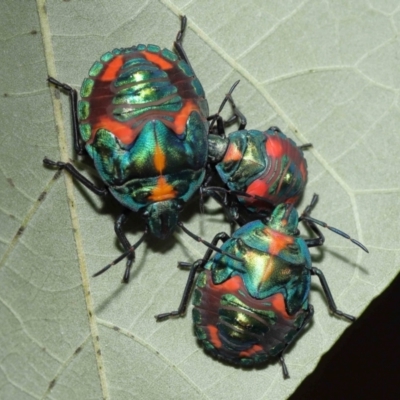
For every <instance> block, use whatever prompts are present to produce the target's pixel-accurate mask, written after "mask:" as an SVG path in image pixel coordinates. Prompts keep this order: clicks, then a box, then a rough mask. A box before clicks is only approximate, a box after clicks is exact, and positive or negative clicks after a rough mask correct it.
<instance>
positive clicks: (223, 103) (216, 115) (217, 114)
mask: <svg viewBox="0 0 400 400" xmlns="http://www.w3.org/2000/svg"><path fill="white" fill-rule="evenodd" d="M239 82H240V80H237V81H236V82H235V83H234V84H233V85H232V86H231V88H230V89H229V92H228V93H227V94H226V95H225V97H224V99H223V100H222V103H221V105H220V106H219V109H218V111H217V113H216V114H215V115H214V118H213V120H212V122H211V124H210V128H209V131H211V130H212V128H213V127H214V124H215V121H216V120H217V119H218V117H219V114H220V113H221V111H222V110H223V108H224V107H225V104H226V102H227V101H228V100H229V99H230V98H231V95H232V92H233V91H234V90H235V89H236V86H237V85H239Z"/></svg>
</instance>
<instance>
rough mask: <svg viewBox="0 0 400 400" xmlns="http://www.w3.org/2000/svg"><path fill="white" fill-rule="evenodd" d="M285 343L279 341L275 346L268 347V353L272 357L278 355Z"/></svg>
mask: <svg viewBox="0 0 400 400" xmlns="http://www.w3.org/2000/svg"><path fill="white" fill-rule="evenodd" d="M285 347H286V344H285V343H279V344H277V345H276V346H275V347H273V348H272V349H270V351H269V354H270V355H271V356H272V357H276V356H277V355H279V354H280V353H282V351H283V350H284V349H285Z"/></svg>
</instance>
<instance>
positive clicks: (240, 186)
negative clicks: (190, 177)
mask: <svg viewBox="0 0 400 400" xmlns="http://www.w3.org/2000/svg"><path fill="white" fill-rule="evenodd" d="M238 83H239V82H236V83H235V84H234V85H233V86H232V88H231V89H230V91H229V93H228V94H227V95H226V97H225V100H224V101H223V102H222V104H221V106H220V109H219V110H218V113H217V114H216V118H214V119H215V120H217V121H218V123H217V127H216V128H214V127H213V123H212V124H211V126H210V135H209V137H208V158H209V162H210V165H211V166H212V168H213V169H214V170H215V172H216V173H215V175H217V176H218V177H219V179H220V181H221V184H220V185H218V186H209V187H206V188H205V189H206V190H207V192H208V193H211V194H213V195H214V196H213V197H215V198H216V199H217V200H218V201H219V202H222V203H223V204H224V205H225V206H227V207H228V209H230V211H231V214H233V215H235V214H236V217H235V219H240V218H241V217H242V216H243V215H237V213H236V211H235V208H236V205H237V204H238V205H239V206H241V207H240V210H241V213H242V214H243V213H247V212H250V213H252V214H254V216H253V217H252V218H250V219H257V218H260V217H262V216H266V215H269V214H270V213H271V211H272V210H273V208H274V207H275V206H277V205H278V204H281V203H293V204H295V203H297V201H298V200H299V198H300V197H301V195H302V194H303V191H304V188H305V185H306V182H307V161H306V159H305V157H304V154H303V149H305V148H308V147H310V146H311V144H305V145H301V146H297V144H296V143H295V142H294V141H293V140H292V139H290V138H289V137H287V136H286V135H285V134H284V133H283V132H282V131H281V130H280V129H279V128H278V127H276V126H272V127H270V128H268V129H267V130H266V131H259V130H254V129H250V130H246V129H245V127H246V118H245V117H244V115H243V114H242V113H241V112H240V111H239V110H238V108H237V107H236V104H235V103H234V101H233V98H232V91H233V90H234V89H235V87H236V86H237V84H238ZM228 100H229V102H230V103H231V105H232V107H233V111H234V115H233V117H232V118H230V120H228V121H226V123H230V122H232V121H233V120H238V121H239V130H238V131H235V132H232V133H230V134H229V135H225V130H224V123H223V121H222V122H221V119H220V117H219V113H220V112H221V110H222V108H223V107H224V105H225V103H226V101H228ZM218 118H219V119H218Z"/></svg>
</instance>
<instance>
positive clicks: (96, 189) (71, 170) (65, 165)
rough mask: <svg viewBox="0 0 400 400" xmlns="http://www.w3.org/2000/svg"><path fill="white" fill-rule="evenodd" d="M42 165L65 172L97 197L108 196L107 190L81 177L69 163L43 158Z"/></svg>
mask: <svg viewBox="0 0 400 400" xmlns="http://www.w3.org/2000/svg"><path fill="white" fill-rule="evenodd" d="M43 164H45V165H47V166H49V167H55V168H58V169H65V170H67V171H68V172H69V173H70V174H71V175H72V176H73V177H74V178H75V179H76V180H78V181H79V182H80V183H82V185H84V186H86V187H87V188H88V189H89V190H90V191H92V192H93V193H94V194H97V195H98V196H105V195H106V194H108V189H107V188H99V187H97V186H96V185H95V184H94V183H93V182H91V181H89V179H87V178H86V177H85V176H83V175H82V174H81V173H80V172H79V171H78V170H77V169H76V168H75V167H74V166H73V165H72V164H71V163H65V162H62V161H53V160H50V159H48V158H47V157H45V158H44V159H43Z"/></svg>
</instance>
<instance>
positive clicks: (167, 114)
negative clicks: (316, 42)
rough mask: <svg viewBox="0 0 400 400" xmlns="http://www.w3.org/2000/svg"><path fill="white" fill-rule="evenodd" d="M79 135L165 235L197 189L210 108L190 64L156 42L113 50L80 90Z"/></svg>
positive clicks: (121, 194)
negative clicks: (161, 47) (155, 43)
mask: <svg viewBox="0 0 400 400" xmlns="http://www.w3.org/2000/svg"><path fill="white" fill-rule="evenodd" d="M81 98H82V100H81V101H80V102H79V121H80V133H81V137H82V139H83V141H84V142H85V143H86V150H87V151H88V153H89V155H90V156H91V157H92V158H93V160H94V163H95V166H96V169H97V171H98V172H99V174H100V176H101V178H102V179H103V181H104V182H105V183H106V184H107V185H108V186H109V189H110V191H111V193H112V194H113V195H114V196H115V197H116V199H117V200H118V201H119V202H120V203H121V204H123V205H124V206H125V207H127V208H129V209H130V210H133V211H144V210H145V211H146V213H147V216H148V217H149V218H148V223H149V227H150V230H151V231H152V233H153V234H154V235H156V236H158V237H161V238H163V237H165V236H167V235H168V234H170V233H171V231H172V230H173V229H174V228H175V226H176V223H177V221H178V211H179V209H180V208H181V205H182V203H184V202H186V201H187V200H188V199H189V198H190V197H191V196H192V195H193V194H194V193H195V191H196V190H197V189H198V188H199V186H200V185H201V183H202V181H203V179H204V175H205V164H206V161H207V146H208V145H207V131H208V124H207V120H206V118H207V116H208V105H207V101H206V100H205V96H204V91H203V88H202V86H201V84H200V82H199V80H198V79H197V77H196V76H195V74H194V72H193V70H192V69H191V67H190V66H189V65H188V64H187V63H186V62H185V61H183V60H180V59H179V58H178V57H177V56H176V54H174V53H173V52H171V51H170V50H167V49H163V50H161V49H160V48H159V47H158V46H155V45H147V46H145V45H137V46H134V47H131V48H126V49H114V50H113V51H112V52H108V53H105V54H104V55H103V56H102V57H101V58H100V61H97V62H95V63H94V65H93V66H92V68H91V69H90V71H89V78H86V79H85V80H84V82H83V85H82V88H81Z"/></svg>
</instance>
